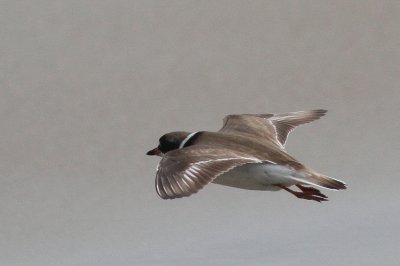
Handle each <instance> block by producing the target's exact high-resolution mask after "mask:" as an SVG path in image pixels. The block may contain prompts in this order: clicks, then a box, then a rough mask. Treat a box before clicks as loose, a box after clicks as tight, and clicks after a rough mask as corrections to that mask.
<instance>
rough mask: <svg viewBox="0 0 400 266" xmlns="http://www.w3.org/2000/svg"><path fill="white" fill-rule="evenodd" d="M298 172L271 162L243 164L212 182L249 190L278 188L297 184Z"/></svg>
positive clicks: (274, 189)
mask: <svg viewBox="0 0 400 266" xmlns="http://www.w3.org/2000/svg"><path fill="white" fill-rule="evenodd" d="M298 175H299V174H298V173H296V172H295V171H294V170H292V169H290V168H288V167H286V166H282V165H276V164H271V163H258V164H245V165H242V166H238V167H236V168H234V169H232V170H231V171H229V172H226V173H225V174H223V175H220V176H219V177H217V178H216V179H214V181H213V183H215V184H220V185H224V186H230V187H237V188H243V189H250V190H272V191H276V190H280V189H281V188H280V187H278V186H276V185H282V186H285V187H289V186H292V185H294V184H299V183H301V182H299V180H298V179H297V178H296V177H298Z"/></svg>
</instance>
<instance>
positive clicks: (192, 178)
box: [156, 145, 261, 199]
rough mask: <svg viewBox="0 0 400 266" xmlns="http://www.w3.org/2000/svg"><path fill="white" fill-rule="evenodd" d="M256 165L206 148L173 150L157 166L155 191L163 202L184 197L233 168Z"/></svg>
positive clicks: (234, 154) (233, 154)
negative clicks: (250, 164) (248, 164)
mask: <svg viewBox="0 0 400 266" xmlns="http://www.w3.org/2000/svg"><path fill="white" fill-rule="evenodd" d="M260 162H261V160H258V159H256V158H252V157H249V156H248V155H245V154H242V153H238V152H235V151H232V150H229V149H220V148H219V149H216V148H211V147H208V146H198V145H197V146H193V147H187V148H183V149H179V150H173V151H171V152H168V153H166V154H165V155H164V156H163V158H162V159H161V161H160V163H159V164H158V167H157V174H156V190H157V193H158V195H159V196H160V197H161V198H163V199H174V198H181V197H187V196H190V195H191V194H193V193H196V192H197V191H199V190H200V189H202V188H203V187H204V186H205V185H207V184H208V183H210V182H211V181H212V180H213V179H215V178H216V177H218V176H219V175H221V174H223V173H225V172H227V171H229V170H231V169H233V168H234V167H236V166H240V165H243V164H246V163H260Z"/></svg>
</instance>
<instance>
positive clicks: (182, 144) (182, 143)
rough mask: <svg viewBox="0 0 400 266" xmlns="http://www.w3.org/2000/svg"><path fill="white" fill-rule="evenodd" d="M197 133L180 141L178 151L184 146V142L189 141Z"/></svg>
mask: <svg viewBox="0 0 400 266" xmlns="http://www.w3.org/2000/svg"><path fill="white" fill-rule="evenodd" d="M197 132H198V131H196V132H193V133H190V134H189V135H187V137H186V138H185V139H184V140H182V142H181V144H180V145H179V149H182V148H183V146H185V144H186V142H188V141H189V139H191V138H192V137H193V136H194V135H195V134H196V133H197Z"/></svg>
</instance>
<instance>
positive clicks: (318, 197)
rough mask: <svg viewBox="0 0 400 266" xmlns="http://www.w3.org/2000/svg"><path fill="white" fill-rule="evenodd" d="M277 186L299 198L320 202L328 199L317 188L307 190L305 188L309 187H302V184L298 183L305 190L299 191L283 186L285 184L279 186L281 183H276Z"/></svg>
mask: <svg viewBox="0 0 400 266" xmlns="http://www.w3.org/2000/svg"><path fill="white" fill-rule="evenodd" d="M277 186H278V187H280V188H282V189H284V190H286V191H287V192H289V193H290V194H293V195H294V196H296V197H297V198H299V199H306V200H315V201H318V202H322V201H327V200H328V197H327V196H325V195H324V194H322V193H321V192H319V190H318V189H314V188H311V189H310V190H307V189H309V187H303V186H301V185H300V186H301V187H303V189H304V188H305V189H306V190H302V191H301V192H299V191H294V190H291V189H290V188H288V187H285V186H281V185H277ZM300 189H301V188H300ZM315 190H316V191H315Z"/></svg>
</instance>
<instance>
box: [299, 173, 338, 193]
mask: <svg viewBox="0 0 400 266" xmlns="http://www.w3.org/2000/svg"><path fill="white" fill-rule="evenodd" d="M303 179H304V180H306V181H308V182H306V183H308V184H312V185H315V186H319V187H323V188H328V189H334V190H341V189H346V183H344V182H343V181H340V180H338V179H335V178H332V177H329V176H326V175H322V174H319V173H316V172H311V173H307V174H306V175H305V177H303Z"/></svg>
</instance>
